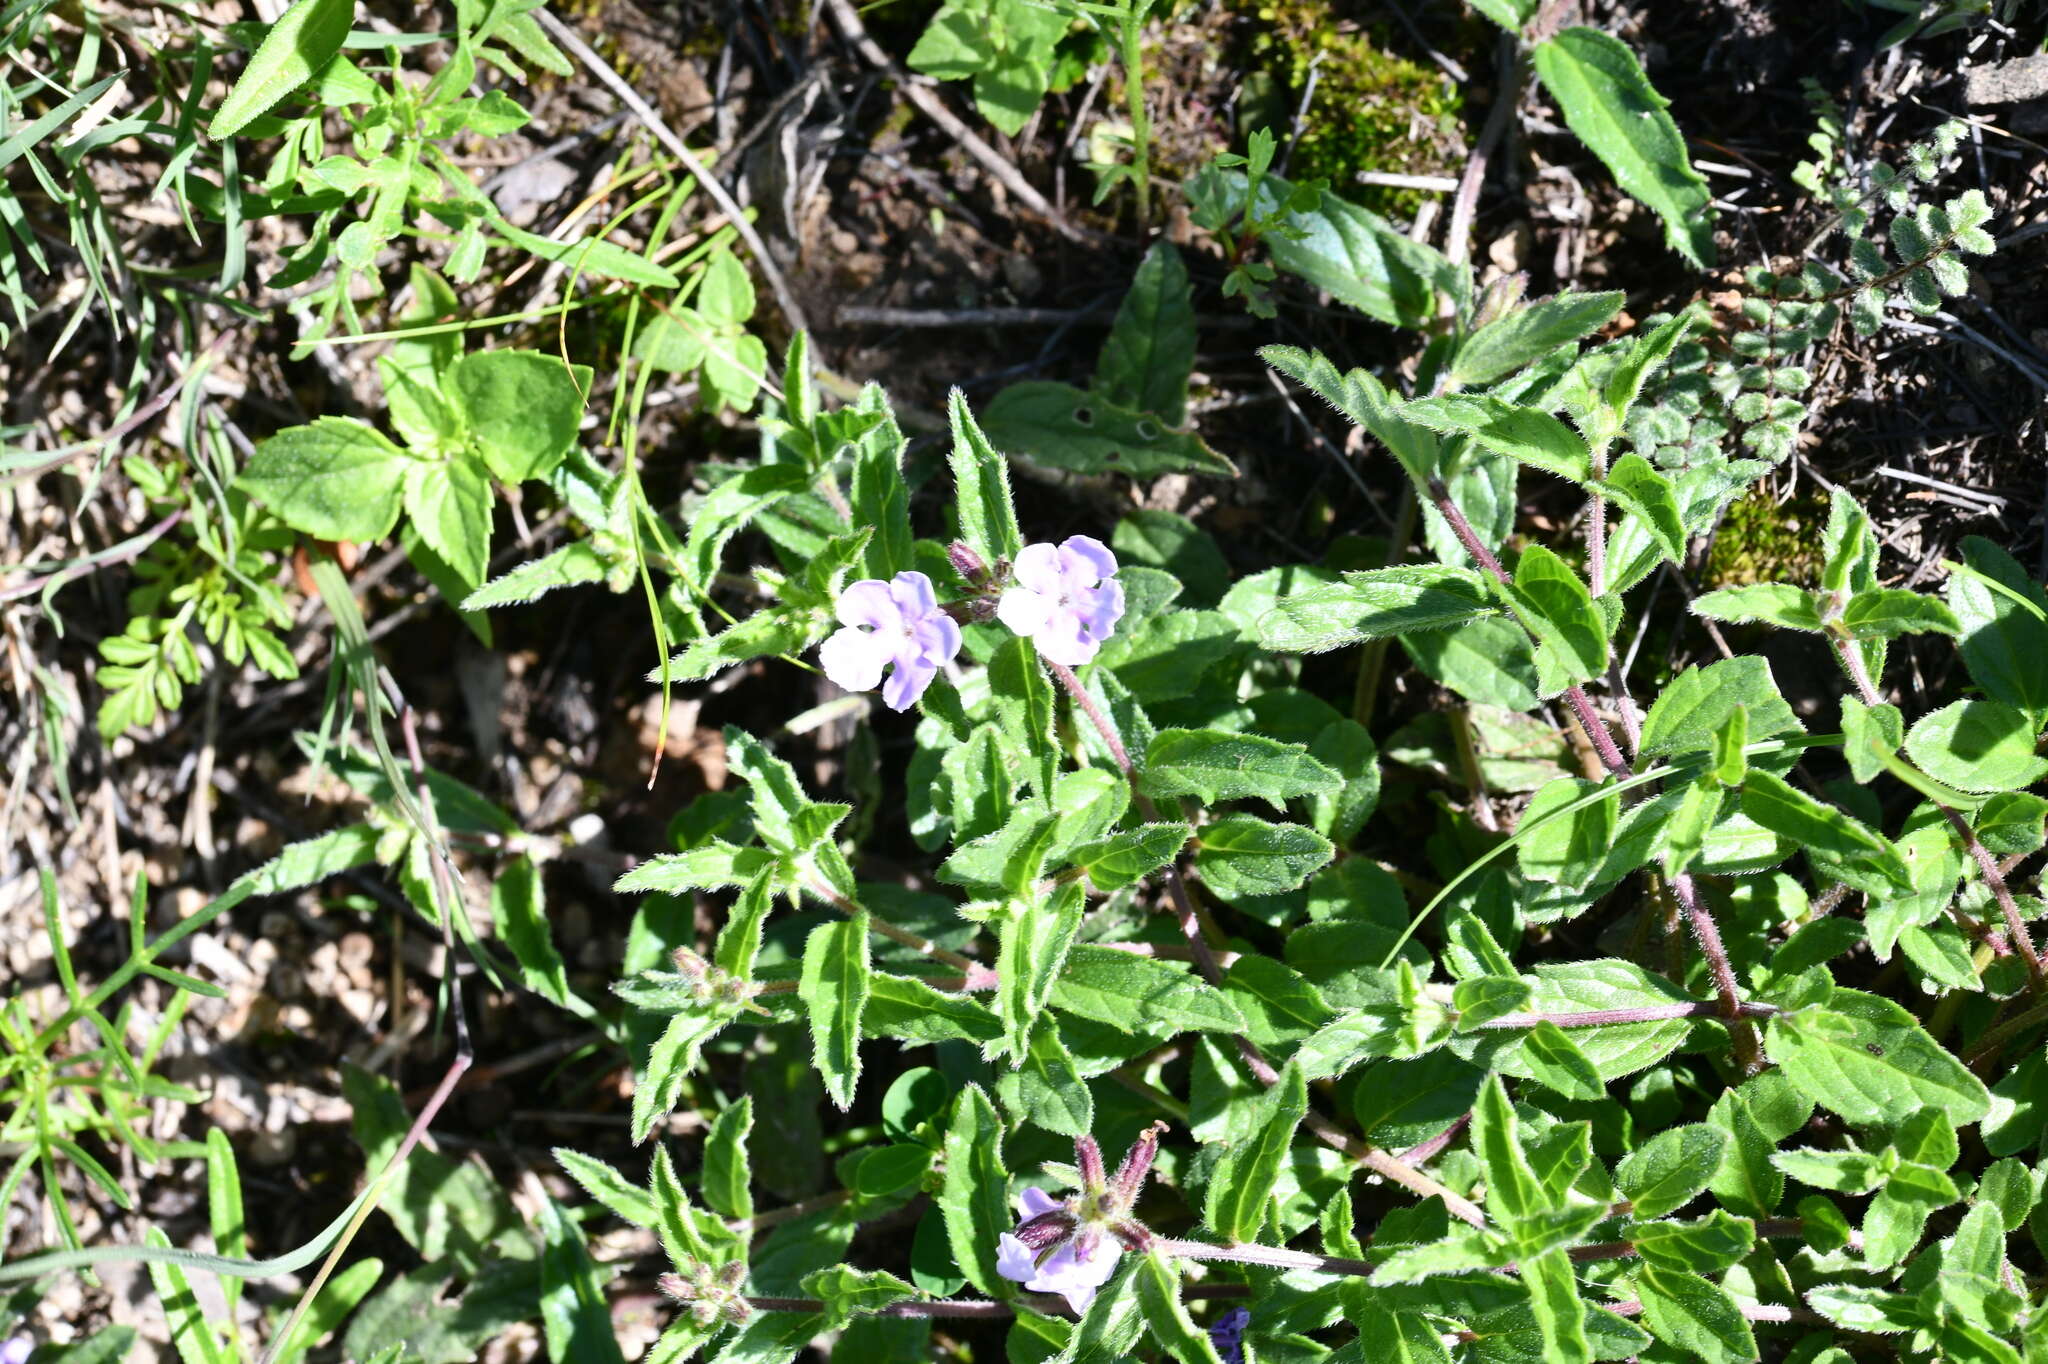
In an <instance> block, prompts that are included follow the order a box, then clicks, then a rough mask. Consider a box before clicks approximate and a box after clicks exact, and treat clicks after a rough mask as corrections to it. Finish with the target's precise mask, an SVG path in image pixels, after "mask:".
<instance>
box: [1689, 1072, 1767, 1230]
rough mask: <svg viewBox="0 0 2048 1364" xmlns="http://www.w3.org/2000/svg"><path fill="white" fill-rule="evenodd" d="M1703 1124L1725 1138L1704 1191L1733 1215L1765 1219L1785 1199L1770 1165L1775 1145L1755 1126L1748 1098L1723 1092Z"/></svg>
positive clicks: (1737, 1092) (1732, 1092)
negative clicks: (1709, 1125)
mask: <svg viewBox="0 0 2048 1364" xmlns="http://www.w3.org/2000/svg"><path fill="white" fill-rule="evenodd" d="M1707 1120H1708V1122H1709V1123H1711V1124H1712V1125H1713V1126H1714V1127H1715V1129H1716V1130H1718V1131H1720V1132H1721V1133H1723V1134H1724V1135H1725V1136H1726V1137H1727V1138H1728V1144H1727V1146H1726V1147H1725V1148H1724V1149H1723V1150H1722V1152H1721V1168H1720V1169H1718V1170H1716V1171H1715V1172H1714V1178H1713V1179H1712V1181H1711V1182H1709V1184H1708V1185H1707V1187H1708V1188H1710V1189H1712V1190H1713V1191H1714V1197H1716V1198H1718V1199H1720V1200H1721V1202H1722V1203H1723V1204H1725V1205H1726V1206H1728V1207H1730V1208H1733V1209H1734V1210H1735V1211H1736V1212H1739V1213H1742V1214H1744V1215H1746V1216H1751V1217H1768V1216H1769V1215H1770V1214H1771V1212H1772V1210H1773V1209H1775V1208H1776V1207H1777V1206H1778V1203H1779V1201H1780V1200H1781V1199H1783V1198H1784V1196H1785V1176H1784V1174H1783V1173H1782V1172H1781V1171H1780V1170H1779V1169H1778V1168H1777V1167H1776V1166H1775V1165H1773V1164H1772V1163H1771V1156H1772V1153H1773V1151H1774V1150H1775V1148H1776V1146H1777V1143H1776V1142H1775V1141H1773V1140H1772V1139H1771V1136H1770V1134H1769V1133H1767V1132H1765V1131H1764V1130H1763V1128H1762V1127H1761V1126H1759V1125H1758V1123H1757V1120H1756V1114H1755V1112H1754V1111H1752V1109H1751V1108H1750V1104H1749V1098H1748V1096H1747V1095H1745V1094H1744V1093H1743V1092H1742V1091H1740V1090H1732V1089H1731V1090H1728V1091H1726V1092H1724V1093H1723V1094H1722V1096H1721V1097H1720V1099H1718V1100H1716V1101H1715V1104H1714V1107H1713V1108H1712V1109H1711V1110H1710V1111H1709V1112H1708V1115H1707Z"/></svg>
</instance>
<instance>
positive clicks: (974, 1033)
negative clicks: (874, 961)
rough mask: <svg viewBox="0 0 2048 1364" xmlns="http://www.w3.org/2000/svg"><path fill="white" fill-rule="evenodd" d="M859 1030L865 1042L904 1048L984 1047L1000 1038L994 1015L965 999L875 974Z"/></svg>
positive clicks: (919, 983)
mask: <svg viewBox="0 0 2048 1364" xmlns="http://www.w3.org/2000/svg"><path fill="white" fill-rule="evenodd" d="M861 1026H862V1027H863V1028H865V1029H866V1030H867V1032H868V1035H869V1036H870V1037H898V1038H901V1039H903V1040H904V1041H906V1042H973V1043H975V1044H976V1045H977V1046H986V1045H988V1044H989V1043H991V1042H994V1041H995V1040H996V1039H997V1038H999V1037H1001V1036H1002V1035H1003V1025H1002V1024H1001V1023H1000V1022H999V1021H998V1020H997V1019H996V1016H995V1014H993V1013H992V1012H990V1011H989V1010H988V1009H987V1008H985V1007H983V1006H982V1005H980V1004H977V1003H975V1002H974V1001H973V1000H972V999H969V998H967V997H966V996H965V995H960V994H952V993H945V992H942V991H939V990H934V989H933V988H932V987H931V986H929V985H926V984H925V983H924V982H923V981H921V980H917V979H915V978H914V977H911V976H892V975H890V974H889V973H888V972H886V971H877V972H875V974H874V976H873V977H872V978H871V979H870V980H869V982H868V1006H867V1008H866V1009H865V1010H864V1011H863V1012H862V1014H861Z"/></svg>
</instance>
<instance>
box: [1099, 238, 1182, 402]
mask: <svg viewBox="0 0 2048 1364" xmlns="http://www.w3.org/2000/svg"><path fill="white" fill-rule="evenodd" d="M1194 367H1195V304H1194V296H1193V293H1192V291H1191V290H1190V289H1189V287H1188V271H1187V266H1185V265H1183V264H1182V263H1181V259H1180V252H1178V251H1176V250H1174V249H1173V245H1172V244H1171V243H1170V242H1166V241H1155V242H1153V243H1152V246H1151V249H1150V250H1148V251H1146V252H1145V259H1144V260H1142V261H1140V262H1139V263H1138V271H1137V273H1136V274H1135V275H1133V276H1132V277H1131V287H1130V290H1129V292H1127V293H1126V294H1125V295H1124V301H1123V303H1122V304H1121V305H1120V306H1119V307H1118V308H1117V312H1116V323H1115V325H1113V326H1112V327H1111V328H1110V331H1109V339H1108V340H1107V341H1105V342H1104V343H1103V346H1102V355H1101V358H1100V359H1098V360H1097V361H1096V363H1095V383H1094V388H1095V391H1096V392H1097V393H1100V394H1101V395H1102V396H1103V397H1104V398H1107V399H1108V400H1109V401H1110V402H1112V403H1114V404H1116V405H1117V406H1119V407H1125V408H1129V409H1131V410H1132V411H1136V412H1150V413H1152V414H1153V415H1154V416H1156V417H1158V418H1159V419H1160V420H1162V421H1163V422H1165V423H1166V424H1167V425H1168V426H1179V425H1181V424H1182V423H1183V422H1185V421H1186V420H1187V412H1188V372H1189V371H1190V370H1192V369H1193V368H1194Z"/></svg>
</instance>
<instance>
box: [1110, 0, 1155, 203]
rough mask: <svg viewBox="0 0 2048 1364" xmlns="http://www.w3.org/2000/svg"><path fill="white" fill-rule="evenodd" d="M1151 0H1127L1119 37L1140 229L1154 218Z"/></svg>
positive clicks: (1125, 0) (1120, 23)
mask: <svg viewBox="0 0 2048 1364" xmlns="http://www.w3.org/2000/svg"><path fill="white" fill-rule="evenodd" d="M1151 8H1152V6H1151V3H1150V0H1124V15H1123V18H1122V19H1121V20H1120V21H1119V23H1118V25H1117V28H1118V37H1119V39H1120V46H1121V48H1122V54H1121V55H1122V57H1123V63H1124V101H1125V103H1126V104H1128V105H1129V106H1130V110H1131V187H1132V188H1133V189H1134V190H1136V191H1137V195H1138V233H1139V235H1140V236H1143V235H1144V233H1145V230H1146V228H1147V226H1149V225H1150V223H1151V222H1152V120H1151V119H1150V118H1149V117H1148V116H1147V115H1146V113H1145V51H1144V37H1145V14H1146V12H1147V11H1148V10H1150V9H1151Z"/></svg>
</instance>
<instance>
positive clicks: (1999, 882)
mask: <svg viewBox="0 0 2048 1364" xmlns="http://www.w3.org/2000/svg"><path fill="white" fill-rule="evenodd" d="M1834 644H1835V653H1836V654H1837V655H1839V656H1840V657H1841V660H1842V666H1843V667H1844V668H1846V669H1848V671H1849V680H1850V681H1851V682H1853V683H1855V684H1856V693H1857V695H1858V696H1859V697H1861V698H1862V701H1863V704H1864V705H1866V706H1877V705H1882V704H1884V697H1883V695H1882V694H1880V693H1879V691H1878V690H1877V684H1876V683H1875V682H1873V681H1872V680H1871V677H1870V669H1869V668H1868V667H1867V666H1866V665H1865V664H1864V661H1863V651H1862V650H1861V649H1859V648H1857V647H1856V641H1855V640H1853V639H1849V638H1847V637H1846V636H1841V635H1837V636H1836V637H1835V640H1834ZM1934 804H1935V808H1937V809H1939V810H1940V811H1941V814H1942V817H1943V818H1944V819H1946V820H1947V821H1948V826H1949V828H1950V829H1952V830H1954V832H1955V836H1956V837H1957V838H1958V839H1960V840H1961V841H1962V844H1963V847H1964V848H1965V849H1967V850H1968V852H1969V854H1970V859H1971V860H1972V861H1974V862H1975V863H1976V864H1977V870H1978V871H1979V872H1980V873H1982V875H1983V877H1984V884H1985V885H1986V886H1988V887H1989V888H1990V890H1991V897H1992V898H1993V899H1994V900H1996V901H1997V902H1998V912H1999V914H2000V915H2001V916H2002V917H2003V918H2004V919H2005V931H2006V936H2007V937H2009V938H2010V939H2011V940H2012V945H2013V946H2014V947H2015V948H2017V949H2018V950H2019V954H2020V959H2021V960H2022V961H2024V962H2026V964H2027V980H2028V981H2029V983H2030V984H2031V985H2032V988H2033V990H2034V993H2036V994H2039V993H2041V992H2042V990H2043V988H2044V987H2048V972H2044V969H2043V966H2042V961H2041V950H2040V949H2039V948H2038V947H2036V946H2035V945H2034V935H2033V933H2032V932H2031V931H2030V930H2029V929H2028V928H2027V921H2026V920H2025V919H2024V918H2023V917H2021V915H2020V906H2019V901H2017V900H2015V899H2014V898H2013V893H2012V887H2011V886H2009V885H2007V884H2006V881H2005V872H2004V870H2003V869H2002V868H2001V867H2000V866H1999V865H1998V859H1997V858H1995V857H1993V856H1992V855H1991V850H1990V849H1989V848H1987V847H1985V846H1984V844H1983V843H1982V842H1981V841H1980V840H1979V839H1978V837H1977V831H1976V830H1975V829H1972V828H1971V827H1970V821H1969V820H1967V819H1965V818H1963V814H1962V812H1961V811H1960V810H1956V809H1952V808H1951V807H1949V806H1947V805H1944V804H1942V803H1941V802H1940V801H1936V802H1935V803H1934Z"/></svg>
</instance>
